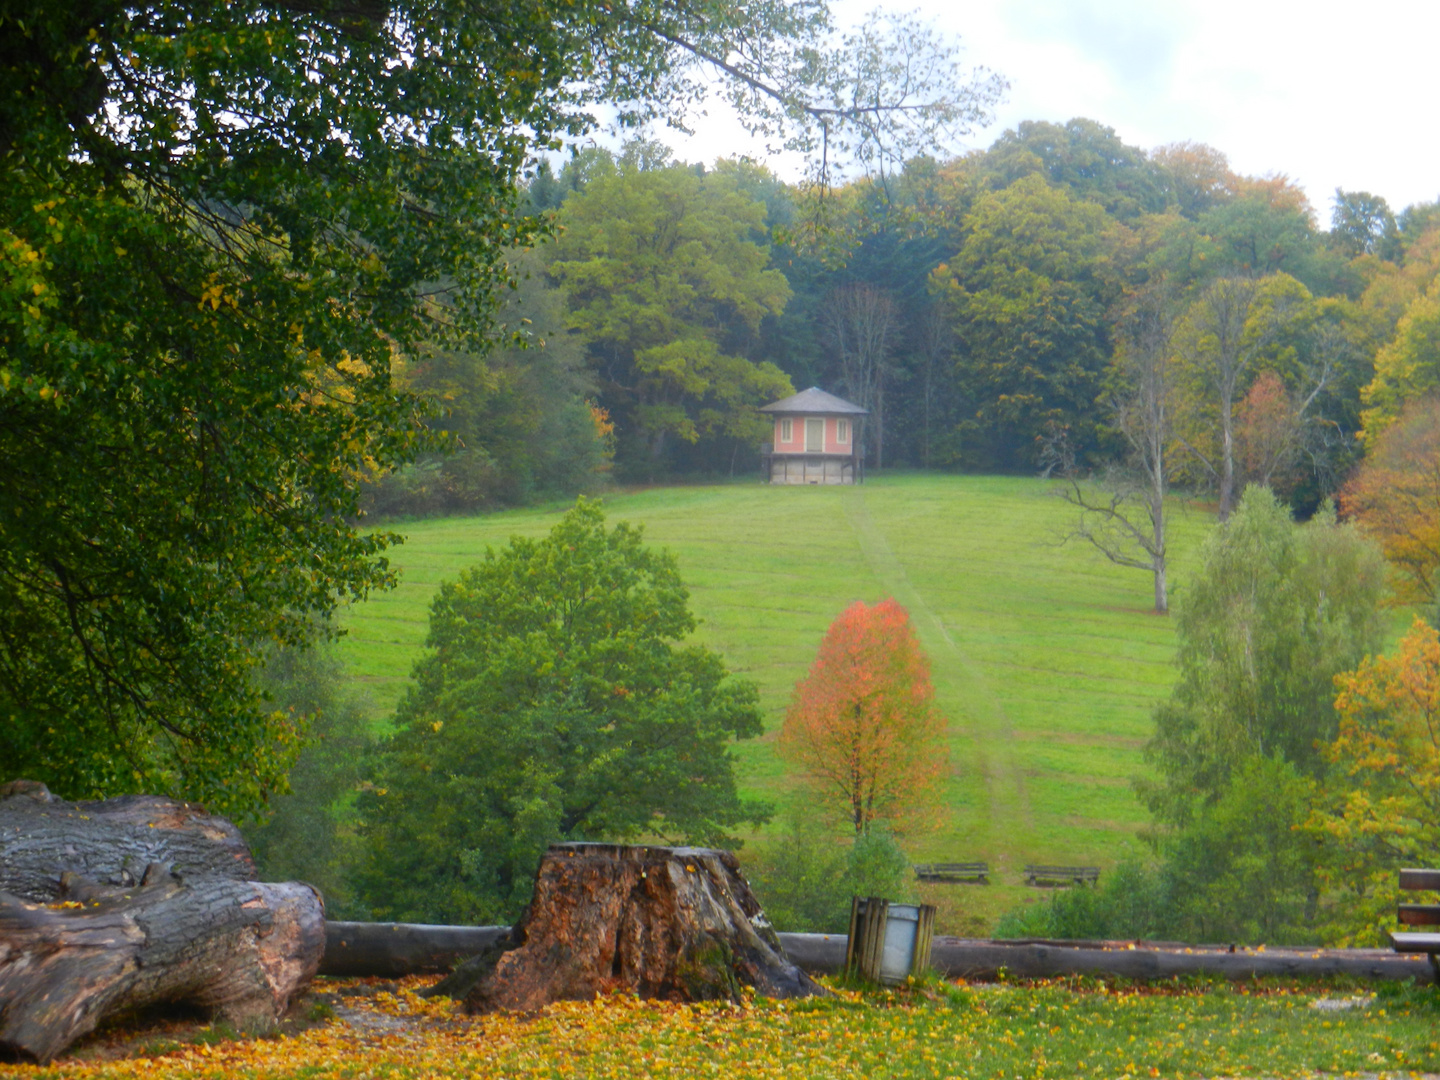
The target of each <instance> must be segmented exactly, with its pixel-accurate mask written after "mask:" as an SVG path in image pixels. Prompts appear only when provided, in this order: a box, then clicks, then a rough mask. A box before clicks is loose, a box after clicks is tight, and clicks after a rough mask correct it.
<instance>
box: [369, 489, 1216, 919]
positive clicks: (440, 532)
mask: <svg viewBox="0 0 1440 1080" xmlns="http://www.w3.org/2000/svg"><path fill="white" fill-rule="evenodd" d="M1049 489H1050V485H1048V484H1046V483H1044V482H1041V481H1038V480H1034V479H1028V478H1017V477H970V476H929V475H905V476H886V477H883V478H881V479H877V480H872V481H871V482H869V483H867V484H865V485H864V486H862V487H855V488H841V487H823V488H822V487H768V486H764V485H760V484H744V485H740V484H735V485H724V486H715V487H683V488H659V489H651V490H646V491H641V492H637V493H631V494H621V495H612V496H610V497H608V498H607V499H606V505H607V510H608V513H609V516H610V519H611V520H612V521H617V520H629V521H632V522H636V523H640V524H643V525H644V527H645V536H646V538H647V540H648V541H649V542H650V543H652V544H655V545H658V546H663V547H665V548H668V549H669V550H671V551H672V552H674V553H675V554H676V556H677V557H678V559H679V563H680V570H681V574H682V576H683V577H684V579H685V581H686V583H687V584H688V585H689V586H690V590H691V599H692V607H693V610H694V611H695V613H696V615H697V616H698V618H699V619H700V621H701V626H700V630H699V635H698V636H699V638H700V640H702V641H703V642H704V643H706V644H708V645H710V646H712V647H714V648H716V649H718V650H719V651H720V652H721V653H723V654H724V656H725V657H726V659H727V661H728V662H729V664H730V666H731V668H732V669H733V670H735V671H737V672H739V673H742V674H745V675H747V676H748V677H750V678H752V679H754V680H755V681H756V682H757V683H758V684H759V686H760V690H761V695H762V701H763V704H764V706H765V710H766V716H767V734H766V736H765V738H764V739H762V740H759V741H757V742H755V743H751V744H742V745H741V746H740V747H739V748H738V755H739V757H740V760H741V764H742V770H743V777H744V782H745V784H746V786H747V787H749V788H750V789H752V790H754V791H757V792H763V793H765V794H767V795H768V796H770V797H772V798H775V799H776V800H777V801H782V802H783V800H784V799H785V798H786V797H787V796H788V794H789V791H788V787H787V784H786V778H785V775H784V770H783V766H782V764H781V763H780V761H779V760H778V758H777V757H776V755H775V753H774V748H773V740H774V735H775V733H776V731H777V730H778V728H779V725H780V722H781V720H782V718H783V716H784V711H785V706H786V703H787V701H788V699H789V694H790V690H791V687H792V686H793V685H794V684H795V682H796V680H797V679H799V678H800V677H801V676H802V675H803V674H804V672H805V670H806V668H807V667H808V665H809V664H810V662H811V660H813V658H814V655H815V650H816V647H817V646H818V644H819V641H820V638H821V636H822V635H823V634H824V632H825V629H826V627H827V626H828V625H829V623H830V621H831V620H832V619H833V618H834V617H835V616H836V615H837V614H838V613H839V612H840V611H841V610H842V609H843V608H844V607H845V606H846V605H847V604H849V603H851V602H852V601H854V600H865V601H867V602H873V601H875V600H878V599H880V598H882V597H884V596H894V597H895V598H896V599H897V600H898V601H899V602H900V603H902V604H903V605H905V606H906V607H907V608H908V609H909V611H910V614H911V617H912V619H913V621H914V623H915V625H916V628H917V630H918V632H919V635H920V639H921V641H922V643H923V644H924V646H925V649H926V651H927V652H928V654H929V656H930V660H931V664H932V667H933V676H934V682H935V690H936V697H937V700H938V702H939V704H940V706H941V708H942V709H943V710H944V711H945V714H946V715H947V716H948V717H949V719H950V741H951V753H952V759H953V762H954V769H953V774H952V776H951V778H950V781H949V786H948V798H947V808H946V809H947V813H946V817H945V820H944V822H943V824H942V825H941V827H940V828H939V829H938V830H937V831H936V832H934V833H932V834H929V835H926V836H918V837H913V838H909V839H908V840H907V843H906V847H907V850H908V851H909V854H910V855H911V857H912V858H914V859H916V860H921V861H923V860H926V859H936V860H939V859H953V860H968V859H988V860H989V861H990V863H991V864H992V866H993V867H996V868H998V875H997V876H998V878H999V880H1000V881H1002V882H1006V883H1009V885H1012V886H1013V885H1014V884H1015V883H1016V882H1018V880H1019V872H1020V868H1021V866H1022V865H1023V864H1024V863H1026V862H1059V863H1082V862H1084V863H1093V864H1097V865H1101V866H1106V865H1110V864H1112V863H1113V862H1114V861H1116V859H1118V858H1119V857H1121V856H1122V854H1123V852H1124V851H1125V850H1126V848H1127V846H1133V838H1134V834H1135V831H1136V830H1137V828H1138V827H1140V826H1141V825H1142V824H1143V823H1144V820H1145V816H1144V813H1143V811H1142V809H1141V807H1140V806H1139V805H1138V803H1137V802H1136V801H1135V798H1134V796H1133V795H1132V793H1131V790H1130V778H1131V777H1132V776H1134V775H1135V774H1136V773H1138V772H1140V771H1142V770H1143V768H1144V766H1143V762H1142V760H1141V756H1140V746H1141V744H1142V743H1143V741H1144V740H1145V738H1146V737H1147V735H1148V733H1149V725H1150V719H1149V714H1150V708H1151V706H1152V704H1153V703H1154V702H1155V701H1156V699H1157V698H1159V697H1161V696H1163V695H1164V693H1165V692H1166V691H1167V689H1168V688H1169V685H1170V682H1171V679H1172V677H1173V673H1172V667H1171V658H1172V655H1173V651H1174V640H1173V629H1172V624H1171V622H1170V621H1169V620H1167V619H1165V618H1161V617H1157V616H1155V615H1154V614H1153V613H1152V612H1151V611H1150V610H1149V603H1150V591H1151V586H1150V581H1149V578H1148V576H1147V575H1145V574H1143V573H1140V572H1137V571H1134V570H1126V569H1122V568H1118V567H1115V566H1113V565H1111V564H1110V563H1108V562H1107V561H1105V560H1104V559H1103V558H1102V557H1101V556H1100V555H1099V554H1098V553H1096V552H1094V551H1093V550H1091V549H1089V548H1087V547H1084V546H1081V545H1080V544H1078V543H1075V542H1072V543H1069V544H1065V545H1063V546H1061V545H1059V543H1058V539H1059V537H1060V536H1061V535H1062V534H1063V532H1064V529H1065V527H1066V525H1067V523H1068V522H1069V521H1070V519H1071V513H1070V511H1069V508H1068V507H1067V506H1066V505H1065V504H1064V503H1063V502H1061V501H1060V500H1058V499H1056V498H1054V497H1053V496H1051V495H1050V494H1049V493H1048V492H1049ZM563 509H564V508H563V507H552V508H548V509H546V510H543V511H540V510H529V511H516V512H507V513H502V514H494V515H488V516H485V517H479V518H464V519H460V518H451V519H443V520H432V521H423V522H415V523H410V524H407V525H405V526H403V527H401V528H400V529H399V531H401V532H404V533H406V534H407V536H408V540H407V542H406V544H405V545H404V546H402V547H400V548H398V549H396V551H395V552H394V556H393V561H394V562H395V563H396V564H397V565H398V566H399V567H400V568H401V569H402V571H403V574H402V584H401V586H400V587H399V588H398V589H397V590H396V591H395V592H393V593H390V594H387V595H384V596H378V597H375V598H374V599H372V600H370V601H368V602H366V603H365V604H363V605H359V606H357V607H355V608H354V609H352V610H351V611H350V612H349V613H348V615H347V620H346V624H347V627H348V629H349V635H348V637H347V638H346V639H345V641H344V642H343V643H342V646H341V650H340V651H341V655H342V657H343V658H344V659H345V660H346V661H347V662H348V663H349V664H350V666H351V670H352V671H353V672H354V673H355V674H356V676H357V677H359V678H362V679H363V680H365V681H366V682H367V683H368V684H369V686H370V689H371V691H372V693H373V696H374V699H375V702H376V716H377V723H383V717H385V716H388V714H389V713H390V711H391V710H392V709H393V705H394V703H395V701H396V700H397V699H398V697H399V695H400V693H401V692H402V691H403V687H404V684H405V682H406V680H407V678H408V675H409V670H410V666H411V665H412V664H413V663H414V660H415V659H416V657H417V656H418V655H419V653H420V651H421V649H422V646H423V640H424V635H425V625H426V624H425V620H426V616H427V605H428V603H429V600H430V597H431V596H432V595H433V594H434V591H435V589H436V587H437V586H438V585H439V583H440V582H441V581H442V580H447V579H451V578H453V577H454V576H455V575H456V574H457V573H458V572H459V571H460V570H461V569H463V568H464V567H466V566H468V565H470V564H471V563H473V562H474V561H476V560H477V559H479V558H480V557H481V556H482V555H483V553H484V550H485V548H486V546H487V545H490V546H498V545H501V544H503V543H504V542H505V541H506V540H507V539H508V538H509V537H510V536H511V535H514V534H521V535H537V534H540V533H543V532H544V531H546V530H547V529H548V528H549V527H550V526H551V525H552V524H553V523H554V521H555V520H556V518H557V517H558V515H559V514H560V513H561V512H563ZM1212 521H1213V518H1212V517H1211V516H1210V515H1209V514H1207V513H1205V512H1203V511H1201V510H1188V511H1187V510H1185V509H1183V508H1181V507H1180V506H1178V505H1177V508H1176V513H1175V515H1174V524H1173V533H1174V539H1173V542H1172V550H1173V551H1174V552H1175V557H1174V567H1175V569H1174V572H1173V573H1172V581H1176V582H1178V583H1179V587H1180V588H1183V586H1184V581H1185V576H1186V571H1187V569H1188V568H1189V567H1190V565H1191V561H1192V559H1193V556H1194V554H1195V552H1196V551H1197V549H1198V545H1199V539H1200V537H1201V536H1202V535H1203V534H1204V532H1205V531H1206V530H1207V529H1208V528H1209V527H1210V525H1211V523H1212ZM960 891H961V892H962V893H965V894H967V897H968V898H969V899H968V900H967V902H972V901H973V902H974V903H975V904H978V905H979V907H981V908H984V909H991V910H993V909H994V908H995V907H996V905H999V906H1004V905H1005V903H1006V902H1007V899H1006V898H1007V897H1008V898H1013V896H1015V895H1020V894H1018V893H1012V890H1011V889H1010V888H1005V889H1004V890H1003V895H1000V894H996V893H994V892H993V891H987V890H974V889H970V890H966V889H964V888H963V887H962V888H961V889H960ZM982 892H984V893H986V894H987V895H986V896H985V897H983V898H982V897H981V896H980V895H979V894H980V893H982ZM1032 892H1033V890H1032Z"/></svg>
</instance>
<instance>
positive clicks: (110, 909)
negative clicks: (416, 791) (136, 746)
mask: <svg viewBox="0 0 1440 1080" xmlns="http://www.w3.org/2000/svg"><path fill="white" fill-rule="evenodd" d="M0 792H4V793H5V795H6V796H7V797H4V798H0V1056H6V1057H11V1058H23V1059H30V1060H34V1061H39V1062H42V1063H43V1062H46V1061H49V1060H50V1059H51V1058H53V1057H54V1056H55V1055H56V1054H58V1053H60V1052H61V1051H62V1050H64V1049H65V1048H66V1047H67V1046H69V1045H70V1044H71V1043H72V1042H74V1041H75V1040H76V1039H78V1038H80V1037H81V1036H83V1035H85V1034H86V1033H87V1032H89V1031H91V1030H93V1029H94V1027H95V1026H96V1025H97V1024H98V1023H99V1022H100V1021H101V1020H103V1019H105V1018H106V1017H107V1016H110V1015H113V1014H115V1013H120V1012H126V1011H129V1010H132V1009H137V1008H143V1007H145V1006H147V1005H152V1004H156V1003H158V1002H165V1001H180V1002H185V1003H187V1004H191V1005H194V1006H196V1007H198V1008H200V1009H201V1010H203V1011H205V1012H206V1013H208V1014H209V1015H211V1016H212V1017H214V1018H217V1019H223V1020H226V1021H229V1022H230V1023H233V1024H235V1025H237V1026H240V1027H245V1028H256V1027H262V1026H267V1025H269V1024H272V1023H273V1022H274V1021H275V1020H276V1019H278V1018H279V1017H280V1015H281V1014H282V1013H283V1012H284V1011H285V1009H286V1007H287V1006H288V1004H289V1002H290V999H291V997H292V996H293V995H294V994H295V993H296V991H297V990H299V989H300V988H301V987H303V986H304V985H305V984H306V983H308V982H309V980H310V979H311V978H312V977H313V976H314V974H315V971H316V968H317V966H318V964H319V961H320V956H321V953H322V952H323V950H324V947H325V909H324V904H323V902H322V900H321V898H320V895H319V893H318V892H316V891H315V890H314V889H313V888H311V887H310V886H308V885H303V884H300V883H295V882H291V883H287V884H279V885H272V884H262V883H259V882H255V881H251V880H247V878H248V877H250V876H253V863H252V862H251V860H250V854H249V851H248V849H247V848H245V845H244V841H243V840H242V839H239V833H238V832H236V831H235V830H234V827H233V826H231V825H230V824H229V823H228V822H226V821H224V820H223V819H220V818H214V817H211V816H210V815H208V814H206V813H205V812H204V810H203V808H201V807H198V806H195V805H193V804H185V803H177V802H174V801H173V800H164V799H151V798H149V797H145V796H132V797H128V798H125V799H121V800H107V801H106V802H103V803H80V804H76V803H67V802H64V801H63V800H59V799H55V798H54V797H53V796H51V795H50V793H49V792H48V791H46V790H45V789H44V786H43V785H39V784H33V783H28V782H27V783H23V784H14V783H12V784H8V785H6V786H5V787H4V788H3V789H0ZM111 802H114V803H118V805H116V806H112V805H110V803H111ZM207 840H208V841H209V842H210V843H211V845H212V846H213V848H214V850H213V851H211V852H208V853H207V852H205V851H203V847H204V844H205V842H206V841H207ZM47 844H48V845H50V849H51V850H52V855H51V859H50V869H49V872H48V873H46V872H44V871H43V870H42V869H41V868H42V867H43V866H44V865H45V854H44V852H45V851H46V850H47V848H46V845H47ZM145 852H155V853H159V854H161V855H162V856H163V855H170V856H173V857H176V858H178V859H180V860H183V865H184V866H186V867H189V868H194V867H199V868H200V869H201V870H202V871H204V872H200V873H195V872H190V873H184V872H180V871H178V870H177V869H176V867H175V864H174V863H173V862H172V863H165V862H161V861H151V862H150V863H149V864H148V865H146V866H144V867H137V866H136V865H135V856H136V855H137V853H145ZM12 853H13V855H14V857H12ZM242 875H243V876H242Z"/></svg>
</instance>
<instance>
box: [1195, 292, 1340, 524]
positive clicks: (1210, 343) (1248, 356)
mask: <svg viewBox="0 0 1440 1080" xmlns="http://www.w3.org/2000/svg"><path fill="white" fill-rule="evenodd" d="M1310 302H1311V298H1310V294H1309V293H1308V292H1307V291H1306V289H1305V287H1304V286H1303V285H1301V284H1300V283H1299V282H1298V281H1296V280H1295V279H1293V278H1291V277H1289V276H1288V275H1284V274H1274V275H1271V276H1270V277H1267V278H1222V279H1220V280H1219V281H1216V282H1214V283H1213V284H1211V285H1210V287H1209V288H1207V289H1206V290H1205V291H1204V292H1203V293H1202V294H1201V295H1200V297H1199V298H1198V299H1197V300H1196V301H1195V302H1194V303H1193V304H1191V305H1190V310H1189V312H1188V313H1187V315H1186V317H1185V321H1184V323H1183V325H1182V326H1181V328H1180V329H1179V331H1178V332H1177V333H1176V335H1175V337H1176V346H1177V347H1176V353H1177V356H1178V358H1179V359H1180V360H1181V361H1182V367H1183V371H1184V376H1185V381H1186V382H1188V384H1189V385H1188V387H1187V388H1186V392H1185V394H1184V395H1183V396H1182V400H1183V402H1184V403H1185V408H1184V413H1185V417H1184V420H1185V422H1183V423H1182V424H1180V425H1179V427H1180V429H1181V430H1179V431H1178V432H1177V436H1176V443H1177V445H1178V446H1179V447H1180V448H1181V449H1183V450H1184V451H1185V453H1186V454H1187V455H1188V457H1189V458H1190V460H1191V461H1193V462H1195V463H1196V464H1198V465H1199V467H1200V469H1201V470H1202V473H1203V474H1204V475H1206V476H1207V477H1208V478H1209V479H1210V481H1211V482H1212V483H1213V484H1214V485H1215V487H1216V488H1217V490H1218V492H1219V498H1220V506H1219V518H1220V520H1221V521H1227V520H1229V517H1230V512H1231V510H1232V509H1234V506H1235V501H1236V498H1237V495H1238V492H1239V488H1240V486H1241V485H1240V479H1241V477H1240V475H1239V473H1240V470H1239V469H1237V462H1238V461H1241V460H1242V459H1243V458H1244V457H1246V456H1247V455H1248V456H1249V457H1251V458H1252V460H1251V462H1250V466H1251V470H1252V476H1251V479H1255V478H1256V477H1255V476H1254V475H1253V470H1255V469H1256V468H1258V469H1259V470H1260V472H1261V473H1263V474H1264V475H1265V476H1266V477H1267V478H1268V477H1269V476H1272V475H1274V474H1275V473H1276V472H1277V471H1278V470H1279V469H1281V468H1283V467H1284V466H1285V465H1287V464H1289V463H1290V462H1293V461H1294V460H1295V458H1296V457H1297V456H1298V454H1299V452H1300V449H1299V448H1300V439H1301V436H1302V434H1303V431H1302V429H1303V428H1304V427H1305V426H1307V425H1308V424H1309V423H1310V421H1311V420H1312V419H1313V417H1312V416H1311V413H1312V410H1313V409H1315V408H1316V406H1317V402H1318V401H1319V399H1320V395H1321V394H1322V392H1323V391H1324V390H1325V389H1326V388H1327V387H1328V386H1329V385H1330V383H1331V382H1332V381H1333V379H1334V375H1335V372H1336V370H1337V369H1338V367H1339V364H1340V361H1341V359H1342V355H1343V351H1344V342H1343V341H1342V340H1341V337H1340V336H1339V335H1338V332H1336V331H1334V329H1333V328H1331V327H1325V326H1322V327H1320V328H1319V329H1318V330H1316V331H1314V332H1311V333H1309V334H1308V335H1306V336H1307V337H1308V338H1309V340H1307V341H1305V342H1304V344H1303V346H1302V347H1301V348H1300V350H1299V356H1298V361H1297V362H1298V371H1297V374H1298V376H1299V378H1298V380H1297V381H1296V385H1295V387H1294V389H1293V391H1290V392H1286V393H1285V394H1284V395H1283V396H1281V395H1277V394H1276V393H1275V392H1274V387H1273V386H1272V387H1266V386H1263V385H1261V383H1260V380H1258V379H1257V378H1256V374H1257V371H1258V370H1259V369H1260V368H1261V366H1262V363H1263V361H1264V359H1265V357H1266V356H1267V355H1268V353H1269V351H1270V349H1271V347H1272V346H1274V345H1275V344H1276V342H1277V340H1278V339H1279V338H1280V337H1281V335H1282V334H1284V333H1286V332H1288V331H1292V330H1294V329H1295V328H1296V322H1295V320H1296V316H1297V315H1299V314H1300V312H1301V310H1302V308H1303V307H1304V306H1305V305H1307V304H1309V303H1310ZM1276 385H1278V377H1277V379H1276ZM1257 390H1258V391H1259V392H1260V393H1261V397H1260V398H1257V399H1256V400H1253V401H1251V400H1248V398H1249V396H1250V395H1251V394H1252V392H1253V391H1257ZM1262 399H1264V400H1262ZM1257 409H1259V410H1260V411H1259V413H1257V411H1256V410H1257ZM1262 414H1263V417H1262ZM1262 419H1263V422H1261V421H1262ZM1246 420H1248V421H1249V422H1250V424H1251V428H1252V430H1250V431H1249V432H1247V433H1246V434H1247V435H1248V437H1249V439H1250V441H1251V443H1252V445H1250V446H1248V447H1246V446H1242V445H1241V444H1242V442H1243V440H1242V438H1241V433H1240V431H1239V430H1238V429H1239V427H1240V425H1241V423H1242V421H1246ZM1257 422H1258V426H1256V425H1257ZM1317 423H1318V424H1319V426H1320V427H1321V428H1324V427H1325V424H1324V421H1323V420H1321V421H1317ZM1321 434H1322V439H1323V432H1322V433H1321ZM1257 439H1258V442H1259V443H1264V444H1266V445H1264V446H1261V445H1258V444H1257V443H1256V440H1257ZM1207 440H1209V442H1208V444H1207Z"/></svg>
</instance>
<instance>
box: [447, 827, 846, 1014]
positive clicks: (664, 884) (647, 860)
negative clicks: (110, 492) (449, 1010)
mask: <svg viewBox="0 0 1440 1080" xmlns="http://www.w3.org/2000/svg"><path fill="white" fill-rule="evenodd" d="M452 978H453V980H454V981H451V980H447V981H446V982H445V983H442V984H441V985H440V986H439V987H437V988H436V989H437V990H439V991H440V992H442V993H443V992H448V993H451V994H454V995H458V994H460V993H461V992H462V991H463V992H464V997H465V1005H466V1008H467V1010H468V1011H470V1012H488V1011H491V1010H495V1009H516V1010H527V1011H528V1010H533V1009H537V1008H539V1007H541V1006H542V1005H545V1004H547V1003H548V1002H552V1001H559V1000H577V999H579V1000H584V999H589V998H594V997H596V996H597V995H600V994H604V993H608V992H611V991H614V990H629V991H632V992H634V993H637V994H639V995H640V996H641V997H646V998H661V999H666V1000H671V1001H707V1000H716V999H729V1000H739V998H740V997H741V994H742V987H746V986H749V987H753V988H754V989H755V991H756V992H757V993H760V994H763V995H765V996H768V997H777V998H788V997H808V996H810V995H813V994H823V993H826V991H825V989H824V988H823V987H822V986H820V985H819V984H818V983H816V982H815V981H814V980H813V979H811V978H810V976H809V975H806V974H805V973H804V972H803V971H801V970H800V969H799V968H797V967H796V966H795V965H794V964H792V963H790V961H789V960H788V959H786V957H785V952H784V950H783V949H782V948H781V946H780V939H779V937H778V936H777V935H776V933H775V931H774V929H773V928H772V927H771V926H770V923H769V921H768V920H767V919H766V918H765V913H764V912H763V911H762V910H761V909H760V904H759V903H758V902H757V901H756V899H755V896H754V894H753V893H752V892H751V891H750V886H749V885H747V884H746V882H745V879H744V878H743V877H741V876H740V864H739V862H737V861H736V859H735V856H734V855H732V854H731V853H730V852H728V851H713V850H709V849H706V848H665V847H638V846H637V847H632V846H624V845H619V844H555V845H552V846H551V848H550V850H549V851H548V852H546V854H545V857H544V858H543V859H542V860H541V863H540V869H539V871H538V872H537V873H536V877H535V896H534V898H533V899H532V900H531V902H530V906H529V907H528V908H527V909H526V910H525V913H524V914H523V915H522V916H521V918H520V921H519V922H518V923H516V925H515V926H514V928H513V929H512V930H511V932H510V935H509V938H508V939H502V941H501V942H499V943H497V945H496V947H495V948H494V949H493V950H492V951H491V952H490V953H489V954H487V955H486V956H483V957H481V958H480V961H479V963H478V964H477V965H476V966H473V967H471V968H470V969H469V970H468V971H467V970H464V969H462V970H460V971H457V972H456V974H455V976H454V977H452ZM467 983H469V984H470V985H469V987H468V990H466V989H465V984H467Z"/></svg>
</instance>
